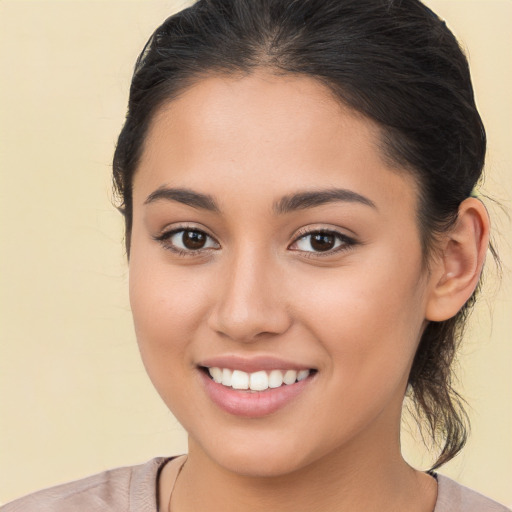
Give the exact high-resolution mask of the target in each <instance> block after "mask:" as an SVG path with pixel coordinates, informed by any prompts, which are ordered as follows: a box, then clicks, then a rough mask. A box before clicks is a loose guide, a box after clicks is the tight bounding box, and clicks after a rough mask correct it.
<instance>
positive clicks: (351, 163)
mask: <svg viewBox="0 0 512 512" xmlns="http://www.w3.org/2000/svg"><path fill="white" fill-rule="evenodd" d="M379 143H380V130H379V128H378V126H377V125H376V124H375V123H373V122H372V121H370V120H368V119H367V118H364V117H363V116H362V115H360V114H358V113H356V112H354V111H353V110H350V109H349V108H348V107H346V106H345V105H343V104H342V103H341V102H340V101H338V99H336V98H335V97H334V95H333V93H332V91H331V90H330V89H329V88H328V87H327V86H325V85H324V84H322V83H320V82H319V81H318V80H315V79H313V78H311V77H306V76H303V75H284V76H276V75H272V74H270V73H264V72H256V73H253V74H251V75H245V76H242V77H240V76H235V77H233V76H210V77H207V78H204V79H201V80H199V81H197V82H196V83H194V84H193V85H192V86H191V87H189V88H187V89H186V90H185V91H183V93H182V94H181V95H180V96H179V97H178V98H177V99H175V100H173V101H171V102H169V103H167V104H165V105H164V106H163V107H162V108H161V109H160V110H159V111H158V112H157V114H156V115H155V117H154V119H153V122H152V124H151V126H150V129H149V131H148V135H147V139H146V143H145V148H144V152H143V155H142V158H141V163H140V166H139V169H138V172H137V174H136V177H135V182H134V190H135V192H136V193H137V190H138V189H140V188H144V189H145V192H146V193H148V194H149V193H151V192H152V191H153V190H154V189H156V188H157V187H160V186H162V185H177V186H187V187H191V188H195V189H204V188H207V189H210V190H208V192H211V189H212V188H213V189H215V188H216V187H217V186H219V187H223V188H222V192H223V193H224V195H225V193H226V184H229V186H230V188H233V187H234V186H235V185H236V184H238V185H241V186H242V185H243V186H244V187H245V188H249V189H250V190H251V191H252V192H253V193H254V194H257V193H260V192H262V189H268V187H269V186H270V187H272V188H274V189H275V191H276V194H277V193H278V192H279V193H280V194H281V195H284V194H286V193H291V192H293V191H294V190H291V189H293V188H294V187H295V188H315V187H316V188H318V187H328V186H343V187H344V188H350V189H353V190H356V191H358V190H357V189H358V188H359V189H361V188H363V189H367V190H366V192H367V193H371V192H372V190H371V189H374V191H375V192H379V191H380V192H382V191H383V190H384V189H390V188H394V194H393V195H395V194H402V195H403V193H404V189H406V190H407V193H408V195H411V192H413V191H414V189H415V183H414V181H413V180H412V179H411V177H410V175H409V173H406V172H404V171H399V170H397V169H394V168H392V167H390V165H389V163H388V161H387V160H386V159H385V158H384V157H383V154H382V151H381V150H380V148H379ZM151 189H153V190H151ZM287 189H290V190H287Z"/></svg>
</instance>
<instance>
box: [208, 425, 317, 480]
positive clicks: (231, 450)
mask: <svg viewBox="0 0 512 512" xmlns="http://www.w3.org/2000/svg"><path fill="white" fill-rule="evenodd" d="M201 450H202V451H204V452H205V454H206V456H207V457H208V458H209V459H210V460H211V461H213V463H214V464H217V465H219V466H220V467H222V468H224V469H225V470H227V471H231V472H233V473H236V474H239V475H242V476H249V477H261V478H265V477H278V476H285V475H288V474H290V473H293V472H295V471H298V470H300V469H302V468H304V467H305V466H307V465H308V464H309V463H311V462H313V461H314V460H315V457H314V456H311V455H312V454H311V453H309V451H308V450H305V446H304V444H303V443H301V442H297V441H293V440H291V439H289V436H288V439H286V440H285V439H283V438H282V437H281V436H277V438H275V439H271V436H269V435H268V434H267V435H262V436H258V435H254V436H251V437H250V438H248V439H247V440H246V441H245V442H237V441H235V440H232V442H230V443H218V444H215V445H214V446H204V447H202V448H201Z"/></svg>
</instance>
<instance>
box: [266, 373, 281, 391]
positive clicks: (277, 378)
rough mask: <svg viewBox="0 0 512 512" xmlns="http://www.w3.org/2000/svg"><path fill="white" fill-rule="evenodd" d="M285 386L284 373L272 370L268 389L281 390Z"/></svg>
mask: <svg viewBox="0 0 512 512" xmlns="http://www.w3.org/2000/svg"><path fill="white" fill-rule="evenodd" d="M282 385H283V372H282V371H281V370H272V371H271V372H270V375H269V376H268V387H269V388H279V387H281V386H282Z"/></svg>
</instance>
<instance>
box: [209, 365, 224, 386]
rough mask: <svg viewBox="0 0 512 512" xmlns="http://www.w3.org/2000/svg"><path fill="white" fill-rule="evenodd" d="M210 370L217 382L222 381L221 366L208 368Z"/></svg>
mask: <svg viewBox="0 0 512 512" xmlns="http://www.w3.org/2000/svg"><path fill="white" fill-rule="evenodd" d="M208 372H209V373H210V375H211V377H212V379H213V380H214V381H215V382H216V383H217V384H220V383H221V382H222V370H221V369H220V368H208Z"/></svg>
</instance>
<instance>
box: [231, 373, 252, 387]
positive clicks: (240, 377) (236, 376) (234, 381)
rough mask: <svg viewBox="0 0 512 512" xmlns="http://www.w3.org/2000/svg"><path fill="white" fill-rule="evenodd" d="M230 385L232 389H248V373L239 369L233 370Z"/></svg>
mask: <svg viewBox="0 0 512 512" xmlns="http://www.w3.org/2000/svg"><path fill="white" fill-rule="evenodd" d="M231 387H232V388H233V389H249V374H248V373H245V372H242V371H241V370H233V375H232V376H231Z"/></svg>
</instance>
